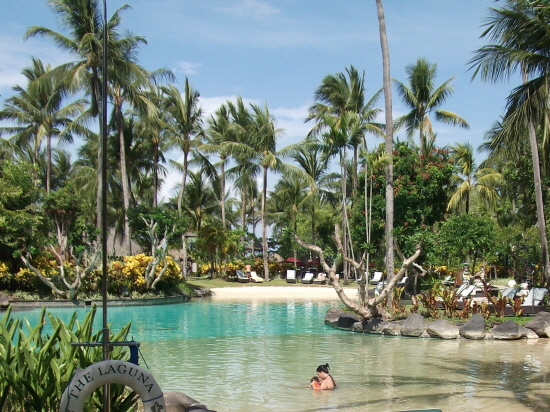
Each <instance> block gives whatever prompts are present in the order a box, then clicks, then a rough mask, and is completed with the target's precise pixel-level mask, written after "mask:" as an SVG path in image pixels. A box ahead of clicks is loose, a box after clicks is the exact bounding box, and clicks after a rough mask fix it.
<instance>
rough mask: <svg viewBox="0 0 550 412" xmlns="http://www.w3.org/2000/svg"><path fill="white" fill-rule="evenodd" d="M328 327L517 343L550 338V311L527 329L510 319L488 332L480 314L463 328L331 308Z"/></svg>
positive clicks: (415, 316) (412, 317) (419, 317)
mask: <svg viewBox="0 0 550 412" xmlns="http://www.w3.org/2000/svg"><path fill="white" fill-rule="evenodd" d="M325 324H326V325H329V326H331V327H333V328H337V329H344V330H351V331H353V332H360V333H372V334H379V335H392V336H411V337H419V338H439V339H457V338H465V339H475V340H481V339H499V340H514V339H536V338H548V337H550V312H539V313H538V314H537V315H536V316H535V317H534V318H533V319H531V320H530V321H529V322H527V323H526V324H525V327H523V326H521V325H518V324H517V323H515V322H514V321H512V320H507V321H504V322H503V323H501V324H500V325H496V326H494V327H493V328H491V329H489V330H487V324H486V321H485V318H484V317H483V316H481V315H479V314H475V315H473V316H472V317H471V319H470V320H469V321H468V322H467V323H465V324H464V325H462V326H460V327H459V326H457V325H455V324H453V323H451V322H449V321H448V320H444V319H438V320H434V321H432V322H429V321H427V320H426V319H425V318H424V317H423V316H422V315H421V314H419V313H413V314H411V315H410V316H409V317H408V318H407V319H405V320H399V321H387V320H383V319H381V318H373V319H362V318H361V317H359V316H357V315H356V314H355V313H349V312H345V311H344V310H343V309H342V308H330V309H329V310H328V311H327V314H326V316H325Z"/></svg>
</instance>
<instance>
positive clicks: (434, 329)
mask: <svg viewBox="0 0 550 412" xmlns="http://www.w3.org/2000/svg"><path fill="white" fill-rule="evenodd" d="M426 332H428V334H429V335H430V336H431V337H432V338H441V339H456V338H458V336H459V335H460V333H459V330H458V326H456V325H454V324H452V323H451V322H449V321H448V320H446V319H438V320H434V321H433V322H430V323H429V324H428V327H427V328H426Z"/></svg>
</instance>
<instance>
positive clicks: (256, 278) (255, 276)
mask: <svg viewBox="0 0 550 412" xmlns="http://www.w3.org/2000/svg"><path fill="white" fill-rule="evenodd" d="M250 277H251V278H252V282H254V283H262V282H263V281H264V279H263V278H261V277H259V276H258V274H257V273H256V272H255V271H251V272H250Z"/></svg>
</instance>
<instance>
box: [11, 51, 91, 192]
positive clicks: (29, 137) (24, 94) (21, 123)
mask: <svg viewBox="0 0 550 412" xmlns="http://www.w3.org/2000/svg"><path fill="white" fill-rule="evenodd" d="M23 75H24V76H25V77H26V78H27V80H28V84H27V88H26V89H23V88H22V87H20V86H15V87H14V88H13V90H14V91H16V92H17V94H16V95H14V96H12V97H10V98H8V99H7V100H6V103H5V107H4V109H3V110H2V111H0V120H10V121H12V122H14V123H15V124H16V125H15V126H7V127H2V128H0V134H3V133H10V134H12V139H13V141H14V143H15V144H16V145H17V146H22V145H24V144H26V143H30V144H31V145H32V147H34V160H33V163H37V162H38V152H39V149H40V146H41V145H42V144H43V143H44V141H45V143H46V156H47V160H46V193H48V194H49V193H50V190H51V178H52V151H53V149H52V139H53V138H58V139H59V141H60V142H62V143H71V142H72V135H71V134H70V133H64V131H65V130H66V128H67V127H68V126H70V125H71V123H72V121H73V120H72V119H73V118H74V117H76V116H78V115H79V114H80V113H82V112H83V111H84V109H85V100H83V99H78V100H76V101H74V102H70V103H69V104H67V105H65V106H63V104H64V102H65V100H66V96H67V93H66V90H65V88H64V87H63V83H62V82H63V79H62V78H61V77H60V76H59V75H57V76H56V75H54V74H53V73H52V69H51V68H50V66H49V65H46V66H45V65H44V64H43V63H42V61H40V60H39V59H36V58H33V59H32V66H29V67H26V68H25V69H23Z"/></svg>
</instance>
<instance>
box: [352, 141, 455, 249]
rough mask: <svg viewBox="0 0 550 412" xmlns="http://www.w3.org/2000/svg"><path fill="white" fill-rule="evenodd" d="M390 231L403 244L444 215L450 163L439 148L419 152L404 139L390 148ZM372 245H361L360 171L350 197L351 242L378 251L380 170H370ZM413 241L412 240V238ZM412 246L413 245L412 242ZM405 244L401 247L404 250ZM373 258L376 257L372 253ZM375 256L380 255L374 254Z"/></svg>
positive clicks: (381, 228) (382, 209)
mask: <svg viewBox="0 0 550 412" xmlns="http://www.w3.org/2000/svg"><path fill="white" fill-rule="evenodd" d="M393 155H394V195H395V205H394V210H395V213H394V234H395V236H396V237H397V239H399V240H398V241H399V242H400V243H401V244H403V242H404V241H407V239H412V238H413V236H415V235H418V234H419V233H421V232H422V231H425V230H430V229H431V227H432V226H433V225H435V224H436V223H438V222H440V221H442V220H443V218H444V214H445V209H446V207H447V194H446V192H445V188H446V186H447V185H448V184H449V182H450V179H451V176H452V173H453V164H452V163H451V162H450V161H449V154H448V152H447V151H446V150H443V149H434V150H432V151H431V152H430V153H428V154H426V155H420V154H419V153H418V152H417V151H416V150H414V149H413V148H411V146H410V145H409V144H408V143H406V142H397V143H396V144H395V149H394V153H393ZM370 172H371V173H373V178H374V182H373V205H372V236H371V239H375V240H374V241H372V245H364V243H365V239H366V228H365V211H364V206H365V199H364V192H365V190H364V175H363V178H360V179H359V181H360V183H361V186H362V187H361V188H360V189H359V190H358V196H357V197H356V198H355V199H354V202H353V209H352V214H351V217H350V220H351V231H352V236H353V240H354V242H356V244H360V245H364V247H369V248H373V249H374V250H379V251H382V252H380V253H383V250H384V247H383V246H382V244H383V239H384V227H385V207H386V199H385V175H384V173H383V171H379V172H376V171H375V172H373V171H370ZM413 243H414V242H413ZM413 247H414V245H413ZM405 251H406V248H404V252H405ZM375 258H376V257H375ZM378 258H381V257H380V256H378Z"/></svg>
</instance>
